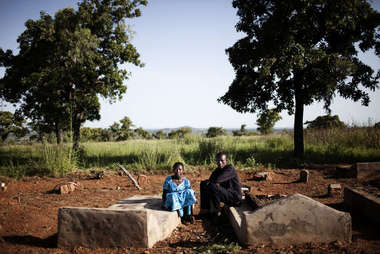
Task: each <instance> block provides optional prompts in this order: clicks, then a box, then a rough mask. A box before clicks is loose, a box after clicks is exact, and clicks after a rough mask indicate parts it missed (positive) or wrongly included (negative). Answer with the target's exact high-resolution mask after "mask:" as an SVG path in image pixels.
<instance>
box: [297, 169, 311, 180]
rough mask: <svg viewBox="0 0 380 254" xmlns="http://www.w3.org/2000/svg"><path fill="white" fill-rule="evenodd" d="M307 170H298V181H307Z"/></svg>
mask: <svg viewBox="0 0 380 254" xmlns="http://www.w3.org/2000/svg"><path fill="white" fill-rule="evenodd" d="M309 175H310V173H309V170H306V169H303V170H301V172H300V180H299V181H300V182H301V183H307V182H308V181H309Z"/></svg>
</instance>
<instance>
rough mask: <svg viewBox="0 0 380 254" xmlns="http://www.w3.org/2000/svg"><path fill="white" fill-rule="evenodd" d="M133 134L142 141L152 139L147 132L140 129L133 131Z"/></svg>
mask: <svg viewBox="0 0 380 254" xmlns="http://www.w3.org/2000/svg"><path fill="white" fill-rule="evenodd" d="M134 132H135V133H136V134H137V136H139V137H141V138H143V139H151V138H152V135H151V134H150V133H149V131H146V130H144V129H143V128H141V127H139V128H137V129H135V130H134Z"/></svg>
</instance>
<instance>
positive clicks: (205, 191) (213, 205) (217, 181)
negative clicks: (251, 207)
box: [200, 152, 242, 217]
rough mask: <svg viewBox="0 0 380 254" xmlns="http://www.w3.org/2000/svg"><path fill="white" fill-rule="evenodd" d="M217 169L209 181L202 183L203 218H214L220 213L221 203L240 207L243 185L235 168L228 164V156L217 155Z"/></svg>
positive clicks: (223, 154)
mask: <svg viewBox="0 0 380 254" xmlns="http://www.w3.org/2000/svg"><path fill="white" fill-rule="evenodd" d="M216 164H217V165H218V168H216V169H215V170H214V171H213V172H212V174H211V176H210V178H209V179H208V180H204V181H202V182H201V186H200V190H201V193H200V194H201V212H200V215H201V217H214V216H217V215H218V213H219V212H220V203H221V202H223V203H224V204H226V205H229V206H240V204H241V200H242V195H241V184H240V181H239V178H238V175H237V172H236V170H235V168H234V167H233V166H232V165H231V164H227V155H226V154H225V153H223V152H220V153H218V154H217V155H216Z"/></svg>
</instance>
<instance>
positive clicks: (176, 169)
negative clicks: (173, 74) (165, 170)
mask: <svg viewBox="0 0 380 254" xmlns="http://www.w3.org/2000/svg"><path fill="white" fill-rule="evenodd" d="M184 169H185V166H184V165H183V163H182V162H176V163H174V165H173V173H174V175H175V176H177V177H181V176H182V175H183V171H184Z"/></svg>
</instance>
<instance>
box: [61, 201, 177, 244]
mask: <svg viewBox="0 0 380 254" xmlns="http://www.w3.org/2000/svg"><path fill="white" fill-rule="evenodd" d="M161 202H162V201H161V199H160V198H159V197H158V196H133V197H131V198H128V199H125V200H121V201H120V202H118V203H116V204H115V205H112V206H110V207H108V208H79V207H63V208H60V209H59V211H58V246H59V247H64V248H71V249H72V248H75V247H77V246H83V247H88V248H98V247H100V248H118V247H119V248H125V247H140V248H151V247H153V245H154V244H155V243H156V242H157V241H160V240H163V239H165V238H166V237H168V236H169V235H170V234H171V232H172V231H173V230H174V229H175V228H176V227H177V226H178V225H179V223H180V219H179V217H178V215H177V212H169V211H165V210H162V209H161Z"/></svg>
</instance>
